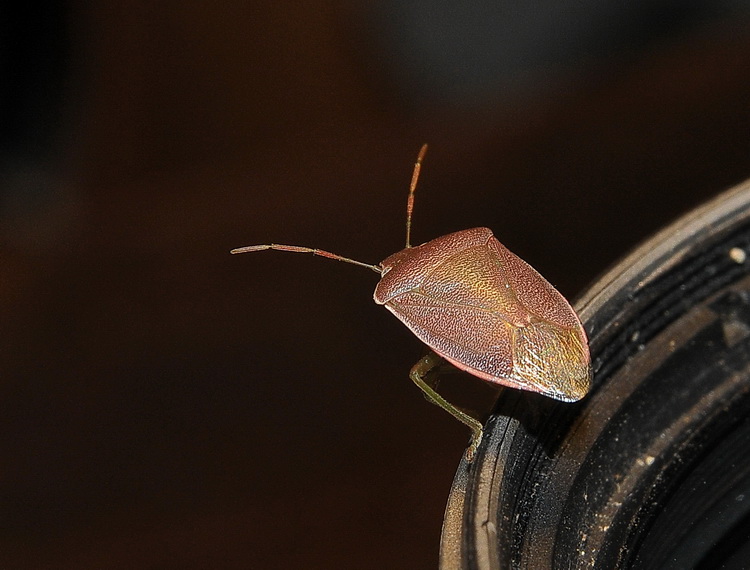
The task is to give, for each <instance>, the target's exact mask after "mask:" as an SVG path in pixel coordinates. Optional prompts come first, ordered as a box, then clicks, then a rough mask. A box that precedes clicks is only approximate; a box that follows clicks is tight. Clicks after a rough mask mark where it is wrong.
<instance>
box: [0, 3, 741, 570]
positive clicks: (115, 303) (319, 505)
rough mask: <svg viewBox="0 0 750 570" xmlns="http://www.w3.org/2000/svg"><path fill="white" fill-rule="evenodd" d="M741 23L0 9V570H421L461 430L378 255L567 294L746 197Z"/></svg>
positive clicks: (444, 12) (192, 6) (564, 10)
mask: <svg viewBox="0 0 750 570" xmlns="http://www.w3.org/2000/svg"><path fill="white" fill-rule="evenodd" d="M748 4H750V3H748V2H742V1H708V0H706V1H679V2H678V1H667V0H662V1H641V2H615V1H607V2H602V1H596V2H594V1H591V0H589V1H584V2H581V1H577V2H572V1H562V2H561V1H552V0H547V1H540V2H535V3H533V4H529V3H526V4H524V3H511V2H486V1H483V2H475V3H472V4H471V5H470V6H466V7H463V6H460V5H459V4H458V3H456V2H447V1H442V2H424V1H422V0H406V1H403V0H402V1H399V2H395V1H386V2H346V3H343V2H335V1H334V2H324V1H321V0H312V1H307V2H296V3H292V2H288V3H286V2H237V1H227V2H159V3H152V2H146V1H142V0H141V1H139V0H135V1H133V0H129V1H128V2H124V1H120V2H118V1H111V2H85V1H74V2H65V1H64V0H49V1H45V2H40V1H34V0H32V1H30V2H29V1H28V0H27V1H24V2H21V1H18V0H11V1H8V2H4V3H3V4H2V7H0V34H1V35H0V42H1V43H0V260H1V261H2V271H0V323H1V326H0V445H1V446H2V447H1V448H0V451H1V452H2V453H1V454H0V457H1V458H2V461H1V462H0V513H2V514H1V515H0V567H2V568H71V569H72V568H264V569H265V568H271V569H275V568H285V569H287V568H364V569H380V568H394V569H400V568H434V567H435V566H436V564H437V551H438V541H439V533H440V527H441V523H442V515H443V509H444V507H445V500H446V497H447V494H448V490H449V488H450V485H451V480H452V477H453V474H454V471H455V469H456V467H457V465H458V462H459V459H460V457H461V454H462V452H463V449H464V446H465V444H466V442H467V439H468V432H467V430H466V429H465V428H464V427H463V426H461V425H460V424H458V423H457V422H456V421H455V420H453V419H452V418H450V417H449V416H448V415H447V414H446V413H444V412H443V411H441V410H439V409H437V408H436V407H434V406H431V405H430V404H428V403H427V402H426V401H425V400H424V399H423V398H422V397H421V395H420V393H419V391H418V390H417V389H416V388H415V387H414V386H413V385H412V384H411V382H410V381H409V379H408V376H407V373H408V370H409V368H410V366H411V365H412V364H413V363H414V362H415V361H416V360H417V359H418V358H419V357H420V356H421V355H422V353H423V352H424V349H423V347H422V346H421V345H420V343H419V341H417V340H416V339H415V338H414V337H413V336H412V335H411V333H409V331H408V330H407V329H406V328H405V327H403V326H402V325H401V324H400V323H398V322H397V321H396V320H395V319H394V318H393V317H392V316H391V315H390V314H389V313H388V312H387V311H385V310H383V308H382V307H378V306H376V305H375V304H374V303H373V302H372V298H371V295H372V290H373V288H374V286H375V283H376V282H377V276H376V275H374V274H372V273H371V272H368V271H366V270H363V269H359V268H356V267H352V266H347V265H344V264H337V263H333V262H330V261H327V260H322V259H315V258H312V257H311V256H300V255H297V256H295V255H290V254H280V253H273V252H265V253H258V254H254V255H246V256H242V257H234V256H230V255H229V253H228V251H229V249H231V248H233V247H237V246H242V245H247V244H253V243H264V242H268V241H276V242H281V243H292V244H303V245H310V246H314V247H321V248H326V249H330V250H332V251H335V252H338V253H341V254H343V255H347V256H351V257H354V258H356V259H360V260H362V261H366V262H371V263H377V262H379V261H381V260H382V259H383V258H385V257H386V256H388V255H389V254H391V253H393V252H395V251H397V250H399V249H401V248H402V247H403V240H404V212H405V201H406V191H407V187H408V182H409V177H410V174H411V169H412V164H413V161H414V159H415V157H416V153H417V151H418V149H419V146H420V145H421V144H422V143H423V142H428V143H430V151H429V153H428V156H427V159H426V161H425V166H424V169H423V175H422V179H421V182H420V188H419V192H418V198H417V206H416V211H415V218H414V234H413V235H414V241H415V242H417V243H420V242H423V241H427V240H428V239H431V238H434V237H437V236H439V235H442V234H445V233H448V232H450V231H455V230H459V229H465V228H468V227H474V226H479V225H486V226H489V227H491V228H493V229H494V231H495V233H496V235H497V237H498V238H499V239H500V240H501V241H502V242H504V243H505V244H506V245H507V246H508V247H510V249H511V250H513V251H514V252H516V253H517V254H519V255H520V256H521V257H523V258H524V259H526V260H527V261H529V262H530V263H532V264H533V265H534V266H535V267H536V268H537V269H539V270H540V272H541V273H542V274H543V275H545V276H546V277H547V278H548V279H549V280H550V281H551V282H552V283H553V284H555V285H556V286H558V288H559V289H560V290H561V291H562V292H563V293H564V294H566V295H568V296H571V297H575V296H576V295H577V294H578V293H580V292H581V291H582V290H583V288H584V287H585V286H586V285H587V284H589V283H590V282H591V281H592V280H593V279H594V278H595V277H596V276H597V274H599V273H601V272H602V271H603V270H605V269H606V268H607V266H609V265H610V264H612V263H614V262H615V261H616V260H617V259H618V258H619V257H620V256H622V255H623V254H624V253H626V252H627V251H628V250H629V249H630V248H631V247H632V246H633V245H635V244H636V243H637V242H639V241H640V240H642V239H643V238H645V237H646V236H648V235H649V234H650V233H652V232H654V231H655V230H657V229H658V228H660V227H661V226H663V225H664V224H665V223H667V222H669V221H671V220H673V219H674V218H675V217H676V216H677V215H679V214H680V213H683V212H685V211H687V210H688V209H690V208H691V207H693V206H695V205H697V204H699V203H701V202H702V201H704V200H706V199H708V198H710V197H712V196H714V195H716V194H717V193H718V192H720V191H721V190H723V189H725V188H727V187H729V186H731V185H733V184H735V183H737V182H740V181H741V180H743V179H745V178H746V177H748V176H750V6H748Z"/></svg>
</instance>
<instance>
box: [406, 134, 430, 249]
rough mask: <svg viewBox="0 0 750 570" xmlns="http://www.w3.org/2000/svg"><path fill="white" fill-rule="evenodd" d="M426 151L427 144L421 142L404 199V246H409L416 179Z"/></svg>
mask: <svg viewBox="0 0 750 570" xmlns="http://www.w3.org/2000/svg"><path fill="white" fill-rule="evenodd" d="M426 152H427V144H423V145H422V148H421V149H419V154H418V155H417V161H416V162H415V163H414V172H412V174H411V184H409V197H408V198H407V200H406V247H407V248H408V247H411V215H412V212H413V211H414V191H415V190H416V189H417V180H419V171H420V170H422V161H423V160H424V155H425V153H426Z"/></svg>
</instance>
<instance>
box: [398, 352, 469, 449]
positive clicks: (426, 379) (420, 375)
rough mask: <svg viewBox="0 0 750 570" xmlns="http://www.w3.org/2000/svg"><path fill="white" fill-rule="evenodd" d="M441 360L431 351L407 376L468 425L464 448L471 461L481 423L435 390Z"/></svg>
mask: <svg viewBox="0 0 750 570" xmlns="http://www.w3.org/2000/svg"><path fill="white" fill-rule="evenodd" d="M443 362H444V361H443V359H442V358H441V357H440V356H438V355H437V354H435V353H434V352H431V353H430V354H428V355H427V356H425V357H424V358H422V359H421V360H420V361H419V362H417V363H416V364H415V365H414V366H413V367H412V369H411V372H410V373H409V377H410V378H411V379H412V381H413V382H414V383H415V384H416V385H417V386H419V388H420V389H421V390H422V392H424V395H425V398H427V399H428V400H429V401H430V402H432V403H433V404H435V405H438V406H440V407H441V408H443V409H444V410H445V411H446V412H448V413H449V414H451V415H452V416H453V417H454V418H456V419H457V420H458V421H460V422H462V423H464V424H466V425H467V426H469V428H470V429H471V442H470V443H469V448H468V449H467V450H466V460H467V461H468V462H470V463H471V461H472V460H473V459H474V454H475V453H476V451H477V447H479V442H481V441H482V424H481V422H480V421H479V420H477V419H476V418H473V417H472V416H470V415H469V414H467V413H466V412H464V411H462V410H459V409H458V408H457V407H456V406H454V405H453V404H451V403H450V402H449V401H448V400H446V399H445V398H443V397H442V396H441V395H440V394H438V393H437V391H436V390H435V384H436V380H437V375H436V374H435V372H436V368H438V367H439V366H440V365H442V364H443Z"/></svg>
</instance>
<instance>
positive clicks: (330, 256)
mask: <svg viewBox="0 0 750 570" xmlns="http://www.w3.org/2000/svg"><path fill="white" fill-rule="evenodd" d="M265 249H275V250H277V251H291V252H292V253H312V254H313V255H319V256H320V257H327V258H328V259H334V260H336V261H343V262H344V263H351V264H352V265H359V266H361V267H367V268H368V269H372V270H373V271H375V272H376V273H378V274H380V275H382V274H383V268H382V267H380V266H379V265H372V264H370V263H363V262H361V261H357V260H355V259H349V258H348V257H344V256H343V255H337V254H335V253H331V252H330V251H324V250H322V249H315V248H312V247H304V246H300V245H281V244H278V243H268V244H262V245H248V246H245V247H238V248H237V249H233V250H232V251H230V252H229V253H250V252H253V251H263V250H265Z"/></svg>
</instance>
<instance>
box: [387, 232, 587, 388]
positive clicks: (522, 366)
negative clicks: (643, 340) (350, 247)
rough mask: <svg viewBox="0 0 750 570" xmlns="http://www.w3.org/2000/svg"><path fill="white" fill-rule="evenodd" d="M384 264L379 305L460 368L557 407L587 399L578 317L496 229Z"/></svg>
mask: <svg viewBox="0 0 750 570" xmlns="http://www.w3.org/2000/svg"><path fill="white" fill-rule="evenodd" d="M381 266H382V268H383V274H382V279H381V280H380V282H379V283H378V285H377V287H376V288H375V294H374V298H375V302H376V303H378V304H381V305H385V306H386V308H387V309H388V310H390V311H391V312H392V313H393V314H394V315H396V317H398V318H399V319H400V320H401V321H402V322H403V323H404V324H405V325H406V326H407V327H409V329H411V331H412V332H413V333H414V334H415V335H417V337H418V338H419V339H420V340H422V341H423V342H424V343H425V344H427V345H428V346H429V347H430V348H431V349H433V350H434V351H435V352H436V353H438V354H439V355H440V356H442V357H443V358H445V359H446V360H448V361H449V362H451V363H453V364H454V365H456V366H457V367H458V368H460V369H462V370H465V371H467V372H469V373H471V374H473V375H475V376H478V377H479V378H482V379H484V380H487V381H489V382H495V383H498V384H503V385H505V386H511V387H513V388H521V389H524V390H531V391H533V392H540V393H542V394H545V395H547V396H551V397H552V398H556V399H558V400H565V401H575V400H579V399H581V398H583V396H585V395H586V393H587V392H588V390H589V386H590V383H591V366H590V356H589V349H588V342H587V339H586V333H585V332H584V330H583V327H582V326H581V322H580V320H579V319H578V316H577V315H576V314H575V312H574V311H573V309H572V308H571V306H570V304H568V302H567V301H566V300H565V298H564V297H563V296H562V295H561V294H560V293H558V292H557V290H556V289H555V288H554V287H552V285H550V284H549V283H548V282H547V280H545V279H544V278H543V277H542V276H541V275H539V273H537V271H536V270H535V269H533V268H532V267H531V266H530V265H528V264H527V263H526V262H525V261H523V260H522V259H520V258H519V257H517V256H516V255H514V254H512V253H511V252H510V251H509V250H508V249H507V248H506V247H504V246H503V245H502V244H501V243H500V242H499V241H497V239H496V238H495V237H494V236H493V235H492V231H490V230H489V229H487V228H473V229H470V230H464V231H460V232H456V233H452V234H448V235H446V236H443V237H439V238H437V239H434V240H432V241H429V242H427V243H425V244H422V245H420V246H416V247H411V248H407V249H404V250H402V251H400V252H398V253H395V254H393V255H391V256H390V257H388V258H387V259H386V260H385V261H383V262H382V263H381Z"/></svg>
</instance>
